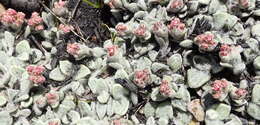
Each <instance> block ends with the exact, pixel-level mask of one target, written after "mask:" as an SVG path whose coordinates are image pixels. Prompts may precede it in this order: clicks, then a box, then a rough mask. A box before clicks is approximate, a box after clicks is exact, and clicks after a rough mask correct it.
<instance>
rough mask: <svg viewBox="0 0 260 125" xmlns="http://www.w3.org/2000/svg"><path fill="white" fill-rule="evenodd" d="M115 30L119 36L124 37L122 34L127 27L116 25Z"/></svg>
mask: <svg viewBox="0 0 260 125" xmlns="http://www.w3.org/2000/svg"><path fill="white" fill-rule="evenodd" d="M115 28H116V31H117V33H118V34H119V35H125V34H124V33H125V32H126V30H127V26H126V25H125V24H117V25H116V27H115Z"/></svg>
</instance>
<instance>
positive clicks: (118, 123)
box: [113, 119, 121, 125]
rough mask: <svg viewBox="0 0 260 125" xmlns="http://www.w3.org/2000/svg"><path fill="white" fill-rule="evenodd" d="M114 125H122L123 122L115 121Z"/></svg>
mask: <svg viewBox="0 0 260 125" xmlns="http://www.w3.org/2000/svg"><path fill="white" fill-rule="evenodd" d="M113 123H114V125H121V121H120V120H119V119H116V120H113Z"/></svg>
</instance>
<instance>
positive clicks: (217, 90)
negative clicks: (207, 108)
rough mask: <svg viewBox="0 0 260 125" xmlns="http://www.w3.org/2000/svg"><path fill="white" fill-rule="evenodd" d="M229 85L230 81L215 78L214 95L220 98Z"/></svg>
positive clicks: (213, 83) (213, 84)
mask: <svg viewBox="0 0 260 125" xmlns="http://www.w3.org/2000/svg"><path fill="white" fill-rule="evenodd" d="M227 86H228V81H227V80H225V79H221V80H215V81H214V82H212V91H213V97H214V98H216V99H218V98H220V97H221V94H222V93H224V91H225V89H226V88H227Z"/></svg>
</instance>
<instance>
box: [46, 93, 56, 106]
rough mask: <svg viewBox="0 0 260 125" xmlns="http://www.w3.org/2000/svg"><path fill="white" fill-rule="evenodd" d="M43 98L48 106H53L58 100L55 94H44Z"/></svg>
mask: <svg viewBox="0 0 260 125" xmlns="http://www.w3.org/2000/svg"><path fill="white" fill-rule="evenodd" d="M45 97H46V98H47V102H48V103H49V104H55V103H56V102H57V101H58V100H59V95H58V94H57V93H55V92H49V93H46V94H45Z"/></svg>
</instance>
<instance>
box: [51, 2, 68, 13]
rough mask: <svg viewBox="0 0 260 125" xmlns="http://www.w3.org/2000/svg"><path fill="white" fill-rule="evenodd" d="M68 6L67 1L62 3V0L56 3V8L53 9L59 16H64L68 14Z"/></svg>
mask: <svg viewBox="0 0 260 125" xmlns="http://www.w3.org/2000/svg"><path fill="white" fill-rule="evenodd" d="M66 4H67V1H62V0H59V1H58V2H54V7H53V8H52V11H53V12H54V13H55V14H56V15H57V16H64V15H66V14H67V13H68V9H67V7H66Z"/></svg>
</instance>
